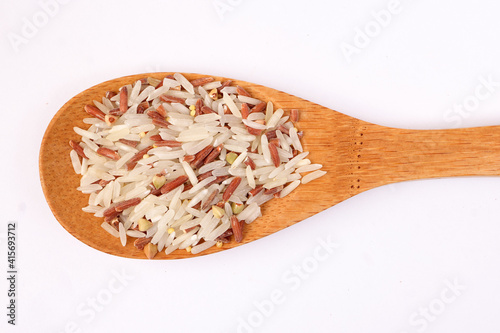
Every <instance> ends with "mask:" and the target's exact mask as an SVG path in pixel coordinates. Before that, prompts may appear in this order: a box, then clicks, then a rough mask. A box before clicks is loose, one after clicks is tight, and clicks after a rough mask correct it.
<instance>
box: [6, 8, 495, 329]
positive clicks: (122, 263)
mask: <svg viewBox="0 0 500 333" xmlns="http://www.w3.org/2000/svg"><path fill="white" fill-rule="evenodd" d="M66 2H67V3H62V0H61V2H60V3H59V2H54V1H49V0H46V2H45V3H52V5H42V3H40V2H38V1H13V0H4V1H2V2H1V3H0V35H1V39H0V48H1V50H2V52H1V62H0V73H1V78H2V79H1V81H0V92H1V101H2V107H1V112H2V116H3V117H4V119H3V120H2V128H3V130H2V131H0V133H1V134H0V135H1V138H0V140H1V143H2V145H1V155H0V156H2V163H1V164H0V174H1V185H2V199H1V201H0V202H1V205H2V218H1V221H2V227H1V230H0V242H1V244H0V246H1V251H0V252H1V257H0V262H1V264H0V268H1V273H0V276H2V278H1V279H0V281H1V282H0V305H1V307H0V308H1V309H2V310H1V311H0V318H2V319H1V324H0V327H1V328H0V330H1V331H5V329H7V331H8V332H56V333H60V332H118V331H121V332H152V331H153V330H154V331H160V332H204V333H206V332H247V333H248V332H347V333H350V332H389V333H403V332H406V333H413V332H498V331H499V326H500V324H499V321H498V314H499V311H500V297H498V296H499V293H500V284H499V283H498V281H499V278H500V242H499V238H500V201H499V197H500V179H499V178H496V177H469V178H450V179H437V180H421V181H412V182H406V183H400V184H395V185H391V186H385V187H381V188H377V189H374V190H371V191H368V192H365V193H363V194H361V195H358V196H356V197H354V198H351V199H350V200H347V201H346V202H343V203H341V204H339V205H337V206H335V207H333V208H331V209H329V210H327V211H325V212H323V213H321V214H319V215H317V216H315V217H313V218H310V219H308V220H306V221H303V222H301V223H299V224H297V225H295V226H293V227H291V228H289V229H287V230H284V231H281V232H279V233H277V234H274V235H272V236H269V237H267V238H265V239H262V240H260V241H256V242H253V243H251V244H248V245H245V246H242V247H239V248H237V249H235V250H231V251H226V252H224V253H220V254H217V255H211V256H206V257H200V258H194V259H190V260H182V261H146V260H130V259H124V258H119V257H113V256H110V255H107V254H104V253H100V252H98V251H96V250H94V249H92V248H90V247H88V246H86V245H84V244H82V243H80V242H79V241H78V240H76V239H75V238H73V237H72V236H71V235H70V234H69V233H67V232H66V231H65V230H64V229H63V228H62V227H61V226H60V225H59V223H58V222H57V221H56V220H55V218H54V217H53V215H52V214H51V212H50V210H49V208H48V206H47V204H46V202H45V199H44V196H43V193H42V190H41V186H40V183H39V175H38V153H39V147H40V142H41V139H42V136H43V133H44V131H45V128H46V126H47V125H48V123H49V121H50V119H51V118H52V117H53V115H54V114H55V113H56V112H57V110H58V109H59V108H60V107H61V106H62V105H63V104H64V103H65V102H66V101H67V100H69V99H70V98H71V97H72V96H74V95H76V94H77V93H78V92H80V91H82V90H85V89H86V88H88V87H90V86H92V85H94V84H97V83H99V82H102V81H105V80H108V79H111V78H115V77H120V76H124V75H129V74H136V73H144V72H149V71H179V72H195V73H207V74H213V75H220V76H227V77H233V78H237V79H241V80H246V81H250V82H254V83H258V84H262V85H266V86H270V87H273V88H276V89H279V90H283V91H285V92H288V93H291V94H294V95H297V96H299V97H302V98H305V99H308V100H311V101H313V102H316V103H319V104H321V105H324V106H327V107H330V108H332V109H335V110H338V111H340V112H343V113H345V114H348V115H351V116H354V117H357V118H360V119H363V120H367V121H371V122H374V123H377V124H381V125H387V126H395V127H403V128H417V129H431V128H432V129H434V128H452V127H457V126H461V127H470V126H481V125H495V124H500V112H499V111H500V86H499V84H498V83H496V84H493V86H492V87H490V88H491V92H490V93H489V95H488V96H487V97H486V98H482V99H481V100H480V101H479V100H478V99H477V98H476V97H475V89H476V87H478V86H480V85H481V80H482V79H485V80H488V78H490V80H492V81H494V82H500V47H499V45H498V41H499V40H498V31H500V20H499V19H498V13H499V11H500V3H499V2H498V1H493V0H489V1H488V0H477V1H465V0H453V1H452V0H442V1H430V0H419V1H417V0H401V1H400V2H399V4H397V3H396V5H395V8H396V10H393V13H392V14H390V17H388V16H387V15H385V16H384V15H382V14H381V13H386V14H387V10H388V8H393V6H392V5H390V2H389V1H388V0H372V1H369V0H358V1H344V0H339V1H330V2H327V1H311V0H310V1H272V2H271V1H264V0H254V1H249V0H246V1H245V0H220V1H212V0H205V1H201V0H200V1H195V0H184V1H168V2H167V1H159V0H158V1H153V0H146V1H129V0H120V1H118V0H114V1H77V0H74V1H66ZM224 4H225V7H223V6H224ZM215 5H219V11H217V9H216V6H215ZM44 8H45V9H44ZM221 8H222V9H221ZM381 11H382V12H381ZM46 12H49V14H50V15H48V14H46ZM374 13H379V15H378V16H379V20H383V21H384V22H382V23H383V25H384V26H382V25H381V23H377V20H376V19H375V16H376V15H375V16H374ZM380 17H382V19H381V18H380ZM45 19H46V20H45ZM34 23H35V24H38V27H35V29H31V30H30V29H29V27H28V26H29V25H30V24H34ZM365 29H368V30H369V31H368V32H369V34H370V35H371V37H367V38H364V39H363V37H362V35H361V33H360V32H359V31H360V30H365ZM16 41H17V42H16ZM348 44H349V45H350V46H347V45H348ZM349 47H350V50H351V51H352V50H353V48H356V50H357V51H356V53H353V54H351V55H347V56H346V54H345V53H344V52H343V51H342V49H343V48H344V49H345V48H349ZM485 88H486V87H484V86H483V88H479V89H482V90H483V92H485V91H486V90H484V89H485ZM475 101H478V103H477V105H474V104H473V103H474V102H475ZM464 102H465V103H470V104H469V105H468V111H466V112H465V113H463V114H459V113H457V112H455V111H454V110H453V109H452V108H453V106H454V105H455V104H463V103H464ZM332 126H334V124H332ZM499 175H500V166H499ZM7 221H17V225H18V266H19V276H18V285H17V291H18V296H17V304H18V309H17V325H16V326H15V327H12V326H11V325H7V323H6V321H7V317H6V312H7V309H6V308H5V307H6V305H7V289H8V286H7V283H6V282H7V281H6V279H5V278H4V277H3V276H5V275H6V270H7V268H6V224H7ZM321 240H322V241H324V242H326V241H328V240H331V241H333V242H335V243H336V244H337V247H336V249H334V250H333V252H332V253H331V254H328V255H326V254H327V252H321V254H322V255H323V256H322V257H321V258H322V259H323V260H322V261H318V260H317V259H316V258H315V257H314V253H315V251H316V250H317V249H318V246H320V244H321ZM317 251H323V250H317ZM325 257H326V259H325ZM297 267H301V268H300V269H301V270H302V271H303V272H306V271H308V272H306V273H303V274H302V275H300V277H299V275H296V274H297V273H295V272H296V271H295V269H297ZM117 274H118V275H126V276H127V277H126V278H125V280H117V279H116V275H117ZM120 281H122V282H120ZM453 284H455V287H453V289H450V288H452V287H450V285H453ZM272 294H280V295H281V297H280V298H279V302H278V303H279V304H276V303H272V300H273V299H274V298H273V297H271V295H272ZM93 302H94V303H93ZM92 304H94V305H92ZM271 304H272V305H271ZM92 306H94V307H92ZM426 311H427V313H428V314H425V312H426Z"/></svg>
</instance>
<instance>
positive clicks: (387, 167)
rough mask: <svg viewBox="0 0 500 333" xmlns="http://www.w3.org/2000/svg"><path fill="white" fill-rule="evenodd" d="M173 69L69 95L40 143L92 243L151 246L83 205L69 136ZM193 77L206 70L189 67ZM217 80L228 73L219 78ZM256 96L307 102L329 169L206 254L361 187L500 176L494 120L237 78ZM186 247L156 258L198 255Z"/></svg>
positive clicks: (66, 204) (48, 169)
mask: <svg viewBox="0 0 500 333" xmlns="http://www.w3.org/2000/svg"><path fill="white" fill-rule="evenodd" d="M168 74H172V73H147V74H138V75H131V76H126V77H122V78H118V79H114V80H111V81H107V82H104V83H101V84H98V85H96V86H94V87H92V88H90V89H88V90H86V91H84V92H82V93H80V94H78V95H77V96H75V97H73V98H72V99H71V100H70V101H68V102H67V103H66V104H65V105H64V106H63V107H62V108H61V109H60V110H59V111H58V112H57V114H56V115H55V116H54V118H53V119H52V121H51V122H50V124H49V126H48V128H47V130H46V132H45V135H44V137H43V141H42V144H41V149H40V160H39V164H40V165H39V167H40V179H41V183H42V187H43V191H44V194H45V197H46V199H47V202H48V204H49V206H50V209H51V210H52V212H53V214H54V216H55V217H56V219H57V220H58V221H59V223H60V224H61V225H62V226H63V227H64V228H65V229H66V230H67V231H68V232H69V233H71V234H72V235H73V236H75V237H76V238H77V239H79V240H80V241H82V242H84V243H85V244H87V245H89V246H91V247H93V248H95V249H97V250H100V251H103V252H106V253H109V254H113V255H117V256H122V257H128V258H139V259H144V258H145V256H144V253H143V252H142V251H139V250H137V249H136V248H135V247H134V246H133V245H132V239H131V238H130V237H129V241H128V243H127V246H125V247H122V246H121V244H120V242H119V240H118V239H116V238H114V237H112V236H111V235H109V234H108V233H107V232H106V231H104V230H103V229H102V228H101V227H100V224H101V223H102V219H101V218H96V217H94V216H93V215H92V214H89V213H85V212H83V211H82V210H81V209H82V207H85V206H86V205H87V202H88V195H87V194H82V193H80V192H78V191H77V190H76V188H77V187H78V186H79V181H80V175H76V174H75V173H74V171H73V168H72V166H71V162H70V158H69V152H70V149H71V148H70V147H69V145H68V141H69V140H76V141H79V139H80V138H79V136H78V135H77V134H76V133H75V132H74V131H73V127H74V126H78V127H82V128H87V127H88V125H86V124H84V123H83V121H82V120H83V118H86V117H87V116H88V115H87V114H86V113H85V111H84V109H83V108H84V105H86V104H91V103H92V100H101V98H102V96H104V94H105V92H106V91H108V90H111V91H117V90H118V88H119V87H121V86H123V85H125V84H130V83H133V82H135V81H136V80H138V79H141V78H144V77H148V76H149V77H155V78H159V79H161V78H163V77H165V76H166V75H168ZM184 75H185V76H186V77H187V78H188V79H189V80H192V79H196V78H199V77H203V76H205V75H200V74H184ZM216 79H217V80H226V78H221V77H216ZM233 81H234V84H238V85H240V86H242V87H244V88H245V89H246V90H247V91H248V92H249V93H250V94H251V95H252V96H253V97H255V98H258V99H261V100H264V101H268V100H270V101H272V102H273V103H274V105H275V109H277V108H283V109H284V110H285V111H288V110H290V109H292V108H296V109H300V110H301V114H300V121H299V123H298V128H299V130H302V131H304V133H305V135H304V138H303V140H302V142H303V146H304V149H305V150H306V151H309V152H310V155H309V158H310V159H311V161H312V162H313V163H321V164H323V166H324V167H323V170H325V171H327V172H328V173H327V174H326V175H325V176H323V177H322V178H320V179H318V180H315V181H312V182H311V183H308V184H305V185H303V184H302V185H300V186H299V187H298V188H297V189H296V190H295V191H294V192H292V193H291V194H290V195H289V196H287V197H285V198H283V199H274V200H271V201H270V202H268V203H266V204H265V205H264V206H263V216H262V217H261V218H259V219H258V220H256V221H255V222H253V223H252V224H250V225H246V226H245V231H244V238H243V242H242V243H240V244H237V243H234V242H231V243H229V244H225V245H224V247H223V248H222V249H218V248H216V247H212V248H211V249H208V250H206V251H204V252H202V253H200V254H198V256H201V255H206V254H211V253H214V252H218V251H223V250H227V249H230V248H233V247H236V246H239V245H242V244H245V243H249V242H252V241H254V240H257V239H260V238H262V237H265V236H267V235H270V234H272V233H275V232H277V231H280V230H282V229H284V228H287V227H289V226H291V225H293V224H295V223H297V222H299V221H302V220H304V219H306V218H308V217H310V216H312V215H315V214H317V213H319V212H321V211H323V210H325V209H327V208H329V207H332V206H333V205H336V204H337V203H339V202H342V201H344V200H346V199H348V198H350V197H352V196H354V195H356V194H358V193H361V192H364V191H366V190H369V189H372V188H374V187H378V186H381V185H385V184H390V183H394V182H400V181H405V180H413V179H421V178H434V177H449V176H471V175H498V174H500V173H499V168H498V167H499V165H500V127H499V126H489V127H480V128H465V129H451V130H407V129H397V128H389V127H383V126H379V125H375V124H371V123H368V122H365V121H362V120H359V119H356V118H353V117H349V116H347V115H344V114H342V113H339V112H336V111H333V110H330V109H328V108H326V107H323V106H320V105H318V104H314V103H312V102H309V101H307V100H304V99H301V98H299V97H296V96H293V95H290V94H286V93H284V92H281V91H278V90H275V89H271V88H267V87H263V86H260V85H256V84H253V83H248V82H243V81H238V80H233ZM194 256H195V255H192V254H189V253H187V252H186V251H185V250H177V251H175V252H173V253H172V254H170V255H168V256H167V255H165V254H164V252H162V253H160V254H158V255H157V256H156V257H155V259H182V258H189V257H194Z"/></svg>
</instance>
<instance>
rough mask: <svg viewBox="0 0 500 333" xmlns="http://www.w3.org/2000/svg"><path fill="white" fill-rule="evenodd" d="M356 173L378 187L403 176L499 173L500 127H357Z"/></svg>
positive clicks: (426, 176)
mask: <svg viewBox="0 0 500 333" xmlns="http://www.w3.org/2000/svg"><path fill="white" fill-rule="evenodd" d="M358 131H359V133H358V135H357V136H356V139H357V141H356V142H355V143H354V146H355V147H356V148H358V149H356V150H357V151H358V153H357V156H356V159H357V162H358V163H357V174H358V175H359V176H360V177H362V178H363V179H364V182H365V184H368V183H371V185H372V186H370V187H376V186H380V185H383V184H389V183H394V182H399V181H405V180H413V179H421V178H436V177H454V176H497V175H500V126H486V127H474V128H460V129H446V130H407V129H397V128H387V127H382V126H378V125H373V124H364V125H361V126H360V127H359V128H358Z"/></svg>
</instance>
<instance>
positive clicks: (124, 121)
mask: <svg viewBox="0 0 500 333" xmlns="http://www.w3.org/2000/svg"><path fill="white" fill-rule="evenodd" d="M231 83H232V82H231V81H224V82H219V81H215V80H214V79H213V78H211V77H204V78H200V79H196V80H192V81H188V80H187V79H186V78H185V77H184V76H183V75H181V74H178V73H176V74H174V75H169V76H167V77H166V78H164V79H163V80H157V79H154V78H145V79H142V80H139V81H137V82H135V83H134V84H133V85H131V84H129V85H126V86H124V87H122V88H120V90H119V91H118V92H107V94H106V97H103V98H102V102H98V101H94V105H86V106H85V111H87V113H89V114H90V115H91V116H92V117H90V118H85V119H84V123H86V124H89V125H90V127H89V128H88V129H82V128H78V127H75V128H74V130H75V132H76V133H77V134H79V135H81V142H75V141H70V146H71V147H72V148H73V149H72V150H71V152H70V157H71V162H72V164H73V167H74V170H75V172H76V173H77V174H81V175H82V178H81V181H80V187H78V190H79V191H81V192H83V193H87V194H90V196H89V205H88V206H87V207H84V208H83V210H84V211H85V212H88V213H93V214H94V216H97V217H104V222H103V223H102V225H101V226H102V228H104V229H105V230H106V231H107V232H109V233H110V234H111V235H112V236H114V237H117V238H119V239H120V241H121V244H122V245H123V246H125V245H126V244H127V242H128V241H130V238H131V239H134V245H135V246H136V247H137V248H138V249H140V250H143V251H144V252H145V254H146V256H147V257H148V258H150V259H151V258H153V257H154V256H155V255H156V254H157V253H158V252H159V251H163V250H164V251H165V253H166V254H169V253H171V252H172V251H175V250H177V249H185V250H186V251H188V252H191V253H193V254H196V253H200V252H201V251H204V250H206V249H208V248H210V247H212V246H217V247H222V246H223V244H224V243H227V242H229V241H230V238H231V237H232V236H234V240H235V241H237V242H241V241H242V239H243V230H244V226H245V224H249V223H252V222H253V221H255V220H256V219H257V218H258V217H259V216H261V209H260V206H261V205H262V204H263V203H265V202H267V201H269V200H271V199H272V198H282V197H285V196H287V195H288V194H290V192H291V191H293V190H294V189H295V188H296V187H297V186H299V184H300V183H301V182H302V183H307V182H309V181H311V180H313V179H316V178H318V177H321V176H323V175H324V174H325V173H326V172H325V171H322V170H320V169H321V167H322V165H320V164H311V161H310V160H309V159H307V158H306V157H307V155H308V152H305V151H303V149H302V144H301V142H300V138H301V137H302V133H301V132H298V131H297V127H296V122H297V121H298V120H299V111H298V110H290V112H289V115H285V112H284V111H283V110H282V109H277V110H274V107H273V104H272V103H271V102H264V101H260V100H258V99H255V98H252V97H251V96H250V94H249V93H248V92H247V91H245V90H244V89H243V88H242V87H239V86H232V85H231ZM129 237H130V238H129Z"/></svg>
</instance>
